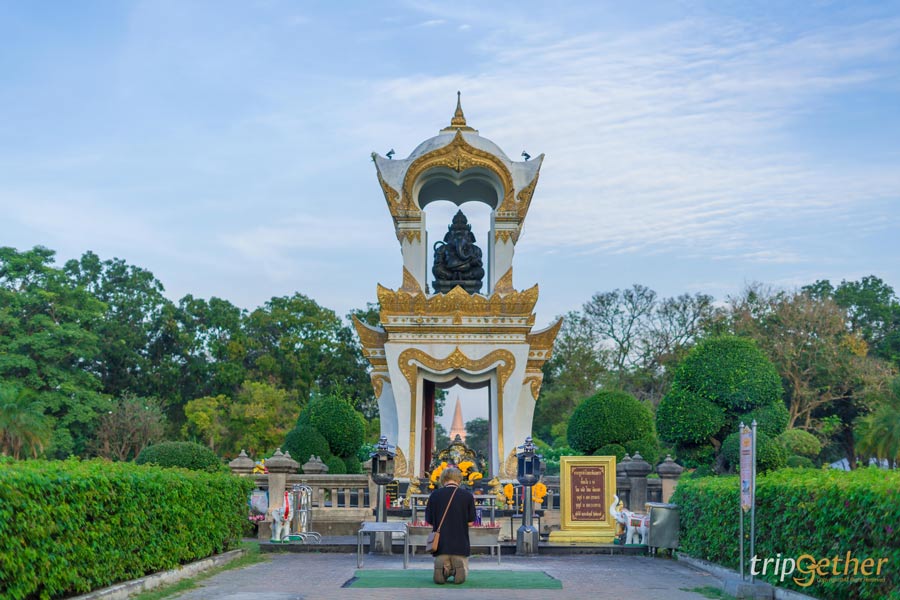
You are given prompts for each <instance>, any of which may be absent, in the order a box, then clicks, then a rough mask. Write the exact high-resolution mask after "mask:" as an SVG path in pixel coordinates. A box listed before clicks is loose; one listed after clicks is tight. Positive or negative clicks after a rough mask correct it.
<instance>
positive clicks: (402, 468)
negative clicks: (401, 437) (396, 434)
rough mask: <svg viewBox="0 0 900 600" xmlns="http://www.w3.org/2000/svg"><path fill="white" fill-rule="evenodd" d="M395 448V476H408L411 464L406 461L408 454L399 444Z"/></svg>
mask: <svg viewBox="0 0 900 600" xmlns="http://www.w3.org/2000/svg"><path fill="white" fill-rule="evenodd" d="M394 450H395V455H394V477H408V476H409V465H408V464H407V461H406V455H405V454H403V449H402V448H400V446H397V447H396V448H395V449H394Z"/></svg>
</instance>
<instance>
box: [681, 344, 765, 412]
mask: <svg viewBox="0 0 900 600" xmlns="http://www.w3.org/2000/svg"><path fill="white" fill-rule="evenodd" d="M676 384H677V385H678V387H680V388H682V389H684V390H686V391H688V392H690V393H691V394H692V395H693V396H694V397H697V398H703V399H705V400H709V401H710V402H712V403H713V404H715V405H716V406H719V407H721V408H722V409H724V410H726V411H729V412H731V413H743V412H747V411H750V410H753V409H754V408H758V407H760V406H768V405H770V404H772V403H773V402H774V401H775V400H777V399H780V398H781V394H782V389H781V379H780V378H779V377H778V371H777V370H776V369H775V365H773V364H772V361H770V360H769V359H768V358H767V357H766V355H765V354H763V353H762V351H761V350H760V349H759V348H758V347H757V346H756V343H755V342H754V341H753V340H750V339H747V338H739V337H734V336H723V337H716V338H710V339H708V340H705V341H703V342H700V343H699V344H697V346H696V347H694V348H693V349H692V350H691V351H690V352H689V353H688V355H687V356H686V357H685V359H684V361H683V362H682V363H681V365H679V367H678V370H677V371H676V372H675V378H674V380H673V387H674V386H675V385H676Z"/></svg>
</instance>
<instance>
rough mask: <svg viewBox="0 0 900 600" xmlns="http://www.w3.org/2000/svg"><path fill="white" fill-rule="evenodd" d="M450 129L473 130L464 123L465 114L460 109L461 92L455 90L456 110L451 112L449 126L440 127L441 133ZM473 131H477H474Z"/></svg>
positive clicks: (450, 130)
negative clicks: (451, 116)
mask: <svg viewBox="0 0 900 600" xmlns="http://www.w3.org/2000/svg"><path fill="white" fill-rule="evenodd" d="M452 131H475V130H474V129H472V128H471V127H469V126H468V125H466V115H464V114H463V109H462V93H461V92H459V91H457V92H456V112H454V113H453V118H452V119H450V126H449V127H444V128H443V129H441V133H448V132H452ZM475 133H478V132H477V131H475Z"/></svg>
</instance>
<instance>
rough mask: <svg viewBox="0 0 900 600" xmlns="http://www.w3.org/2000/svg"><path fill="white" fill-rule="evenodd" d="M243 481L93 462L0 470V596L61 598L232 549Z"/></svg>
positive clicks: (241, 522)
mask: <svg viewBox="0 0 900 600" xmlns="http://www.w3.org/2000/svg"><path fill="white" fill-rule="evenodd" d="M252 487H253V482H252V481H251V480H250V479H245V478H240V477H234V476H233V475H230V474H225V473H215V474H210V473H203V472H191V471H183V470H178V471H176V470H170V469H162V468H157V467H149V466H137V465H135V464H132V463H110V462H108V461H102V460H93V461H87V462H78V461H75V460H67V461H53V462H46V461H39V460H31V461H23V462H17V463H11V464H8V465H4V466H3V469H0V598H19V599H21V598H61V597H63V596H70V595H76V594H83V593H86V592H89V591H91V590H94V589H97V588H101V587H104V586H108V585H112V584H114V583H117V582H120V581H126V580H130V579H135V578H137V577H142V576H144V575H147V574H148V573H154V572H157V571H163V570H167V569H172V568H175V567H177V566H179V565H181V564H184V563H187V562H191V561H194V560H199V559H201V558H205V557H207V556H211V555H213V554H218V553H221V552H224V551H226V550H229V549H231V548H233V547H234V546H236V544H237V542H238V541H239V540H240V538H241V535H242V533H243V531H244V527H245V526H246V524H247V495H248V494H249V492H250V489H251V488H252Z"/></svg>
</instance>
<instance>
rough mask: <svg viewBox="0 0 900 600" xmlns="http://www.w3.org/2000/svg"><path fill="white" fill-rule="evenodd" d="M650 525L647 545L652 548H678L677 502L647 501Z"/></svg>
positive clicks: (678, 521) (679, 524) (678, 523)
mask: <svg viewBox="0 0 900 600" xmlns="http://www.w3.org/2000/svg"><path fill="white" fill-rule="evenodd" d="M646 506H647V507H648V509H649V515H650V526H649V528H648V531H647V546H649V547H650V549H651V550H653V549H654V548H671V549H675V548H678V528H679V527H680V526H681V523H680V519H679V516H678V513H679V511H678V505H677V504H665V503H663V502H648V503H647V505H646Z"/></svg>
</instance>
